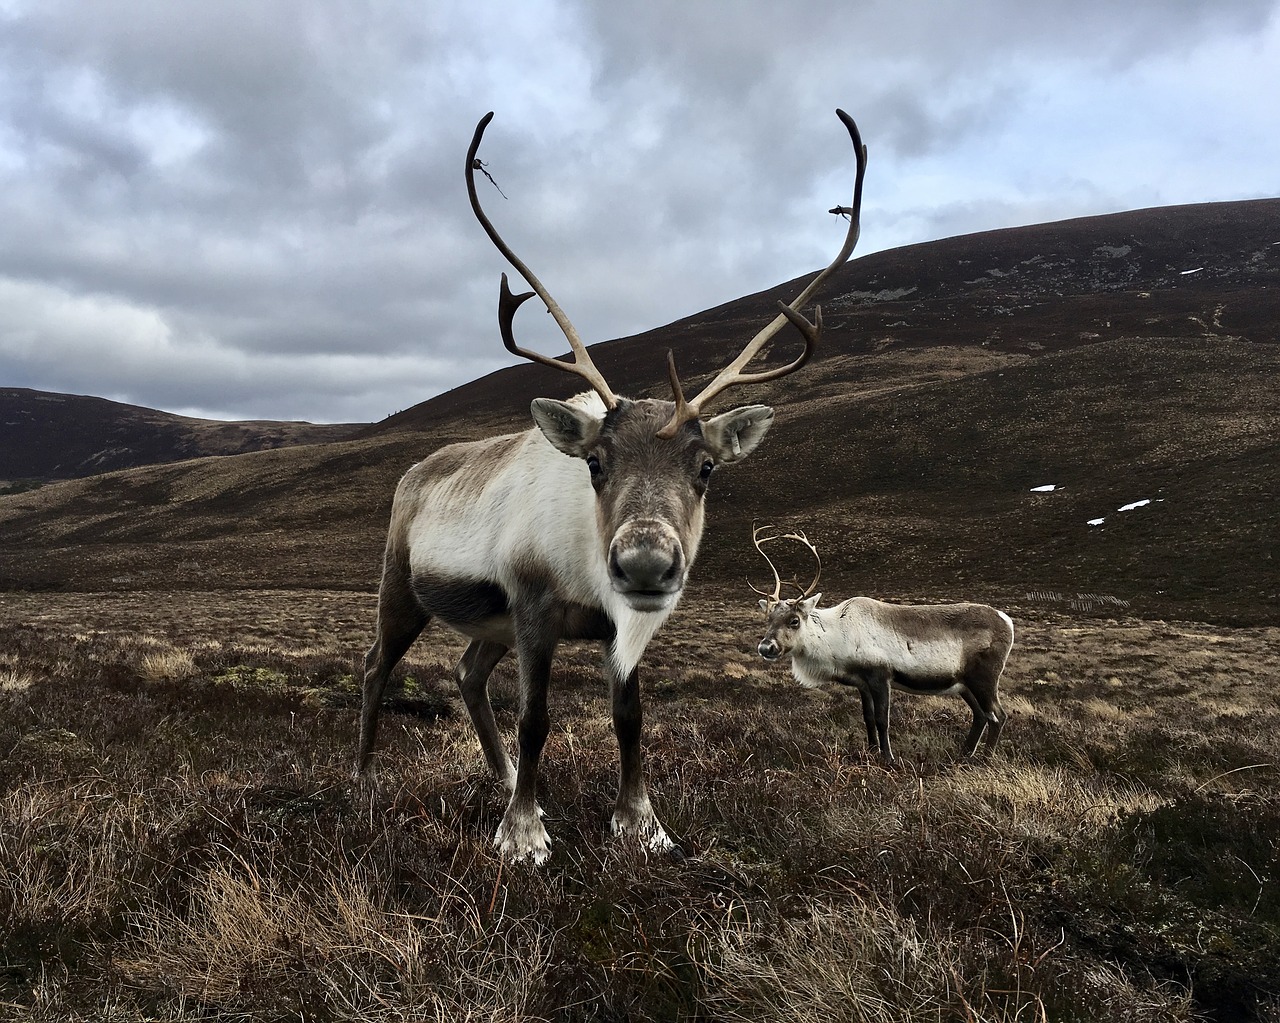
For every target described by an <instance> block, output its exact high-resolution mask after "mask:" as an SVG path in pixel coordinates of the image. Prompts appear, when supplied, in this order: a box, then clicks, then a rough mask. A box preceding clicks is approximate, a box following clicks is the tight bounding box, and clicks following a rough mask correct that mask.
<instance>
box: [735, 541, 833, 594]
mask: <svg viewBox="0 0 1280 1023" xmlns="http://www.w3.org/2000/svg"><path fill="white" fill-rule="evenodd" d="M772 528H773V527H772V526H760V527H758V528H756V529H753V530H752V531H751V541H752V542H753V543H754V544H755V545H756V550H758V551H759V552H760V556H761V557H762V558H764V560H765V561H767V562H768V563H769V568H771V569H772V570H773V592H772V593H765V591H764V590H760V589H756V587H755V585H754V584H752V583H751V582H750V581H748V582H747V585H748V586H750V587H751V588H752V589H753V590H755V592H756V593H758V594H760V596H762V597H764V598H765V599H766V600H768V601H769V603H770V604H776V603H778V602H779V601H780V600H782V587H783V582H782V577H781V576H780V575H779V574H778V566H777V565H775V564H774V563H773V559H772V558H770V557H769V555H767V554H766V553H765V552H764V547H763V546H762V545H763V544H766V543H773V542H774V541H775V540H794V541H795V542H796V543H800V544H803V545H804V546H805V547H808V548H809V551H810V553H812V554H813V557H814V560H816V561H817V563H818V569H817V571H816V572H815V573H814V576H813V582H811V583H810V584H809V585H808V586H807V587H802V586H801V585H800V584H799V583H797V582H792V581H790V580H788V582H787V585H790V586H794V587H795V588H796V589H797V590H799V591H800V599H801V600H804V598H805V597H809V596H812V595H813V592H814V590H816V589H817V588H818V579H819V578H821V576H822V559H821V558H820V557H818V548H817V547H815V546H814V545H813V542H812V541H811V540H810V539H809V538H808V537H807V536H805V534H804V533H802V532H795V533H775V534H773V535H772V536H764V537H762V536H761V535H760V534H761V533H763V532H765V531H766V530H769V529H772Z"/></svg>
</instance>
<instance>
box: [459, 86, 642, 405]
mask: <svg viewBox="0 0 1280 1023" xmlns="http://www.w3.org/2000/svg"><path fill="white" fill-rule="evenodd" d="M491 120H493V111H492V110H491V111H489V113H487V114H485V115H484V117H482V118H481V119H480V123H479V124H477V125H476V131H475V134H474V135H473V136H472V138H471V146H470V148H469V149H468V150H467V196H468V197H469V198H470V199H471V209H472V211H473V212H474V213H475V215H476V219H477V220H479V221H480V226H481V227H483V228H484V230H485V233H486V234H487V235H488V236H489V240H490V241H492V242H493V244H494V245H495V246H497V249H498V251H499V252H501V253H502V254H503V255H504V256H505V257H506V258H507V262H509V263H510V264H511V265H512V266H513V267H515V268H516V270H517V271H518V272H519V274H520V276H521V277H523V278H524V279H525V280H526V281H527V282H528V284H529V287H531V288H533V291H530V292H525V293H524V294H522V295H512V294H511V289H510V288H509V287H508V286H507V275H506V274H503V275H502V288H501V291H500V293H499V298H498V327H499V329H500V330H501V332H502V343H503V345H505V346H506V349H507V351H509V352H511V353H512V354H513V355H519V356H520V357H521V358H524V359H529V360H530V361H531V362H536V363H539V364H541V365H543V366H551V367H552V368H554V369H561V370H564V371H565V372H566V373H573V374H575V375H576V376H580V377H582V379H583V380H585V381H586V382H587V383H589V384H590V385H591V387H592V388H593V389H594V390H595V392H596V393H597V394H599V395H600V397H601V398H602V399H603V401H604V404H605V407H606V408H614V407H615V406H616V405H617V404H618V396H617V395H616V394H614V393H613V390H612V389H611V388H610V387H609V384H608V381H606V380H605V378H604V375H603V374H602V373H601V372H600V371H599V370H598V369H596V367H595V363H593V362H592V361H591V356H590V355H589V354H588V353H587V346H586V345H584V344H583V343H582V338H581V337H579V336H578V332H577V330H576V329H575V328H574V326H573V324H572V323H571V322H570V321H569V317H568V316H566V315H565V313H564V310H563V309H561V308H560V306H559V304H558V303H557V302H556V300H555V299H554V298H552V297H551V293H550V292H549V291H547V289H546V288H545V287H543V284H542V282H541V281H540V280H538V278H537V277H536V276H534V273H533V271H532V270H530V269H529V268H528V266H526V265H525V263H524V261H523V260H522V259H521V258H520V257H519V256H517V255H516V254H515V253H514V252H512V251H511V247H510V246H509V245H507V243H506V242H505V241H503V240H502V236H501V235H500V234H498V232H497V229H496V228H495V227H494V226H493V224H492V223H491V222H490V220H489V218H488V217H487V216H486V215H485V212H484V210H483V209H481V208H480V199H479V197H478V196H477V195H476V181H475V172H476V170H477V169H479V170H482V171H483V170H484V167H483V165H482V164H481V163H480V160H479V159H478V158H477V157H476V152H477V151H478V150H479V148H480V140H481V138H483V137H484V130H485V128H487V127H488V126H489V122H490V121H491ZM485 173H486V174H487V173H488V172H485ZM490 180H492V179H490ZM535 294H536V295H537V296H538V297H539V298H540V299H542V301H543V304H544V305H546V307H547V312H549V313H550V314H551V315H552V316H553V317H555V321H556V323H557V324H559V326H560V329H561V330H562V331H563V332H564V336H565V337H566V338H567V339H568V341H569V347H570V348H571V349H572V350H573V362H565V361H564V360H563V359H555V358H552V357H551V356H548V355H542V354H541V353H539V352H534V351H531V350H529V349H527V348H521V347H520V346H519V345H518V344H516V341H515V334H514V331H513V321H514V319H515V314H516V310H517V309H519V308H520V305H521V304H522V303H523V302H525V301H526V300H528V299H530V298H532V297H533V296H534V295H535Z"/></svg>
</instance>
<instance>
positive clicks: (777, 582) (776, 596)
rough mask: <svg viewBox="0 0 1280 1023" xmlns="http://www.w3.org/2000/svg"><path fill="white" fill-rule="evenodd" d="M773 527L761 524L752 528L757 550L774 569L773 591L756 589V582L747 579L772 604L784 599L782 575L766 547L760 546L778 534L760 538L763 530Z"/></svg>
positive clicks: (752, 536) (752, 539) (752, 537)
mask: <svg viewBox="0 0 1280 1023" xmlns="http://www.w3.org/2000/svg"><path fill="white" fill-rule="evenodd" d="M772 528H773V527H772V526H759V527H757V528H755V529H753V530H751V542H752V543H754V544H755V545H756V550H758V551H759V552H760V557H762V558H764V560H765V561H767V562H768V563H769V567H770V568H771V569H772V570H773V592H772V593H765V592H764V590H758V589H756V586H755V583H753V582H752V581H751V580H750V579H748V580H747V585H748V586H750V587H751V588H752V589H753V590H755V592H756V593H758V594H760V596H762V597H764V598H765V600H767V601H768V602H769V603H770V604H776V603H777V602H778V601H780V600H781V599H782V577H781V576H779V575H778V566H777V565H775V564H774V563H773V559H772V558H770V557H769V555H767V554H766V553H765V552H764V548H763V547H761V546H760V545H761V544H762V543H768V542H769V541H770V540H776V539H777V537H776V536H766V537H765V538H764V539H763V540H761V539H760V534H761V533H762V532H764V531H765V530H766V529H772Z"/></svg>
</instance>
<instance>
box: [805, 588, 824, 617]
mask: <svg viewBox="0 0 1280 1023" xmlns="http://www.w3.org/2000/svg"><path fill="white" fill-rule="evenodd" d="M821 599H822V594H821V593H815V594H814V595H813V596H812V597H809V598H808V599H806V600H802V601H800V606H801V607H802V608H804V613H805V614H808V613H809V612H810V611H812V610H813V609H814V608H815V607H817V606H818V601H820V600H821Z"/></svg>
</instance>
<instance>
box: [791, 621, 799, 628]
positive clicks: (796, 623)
mask: <svg viewBox="0 0 1280 1023" xmlns="http://www.w3.org/2000/svg"><path fill="white" fill-rule="evenodd" d="M791 627H792V628H793V629H798V628H800V619H799V618H792V619H791Z"/></svg>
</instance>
